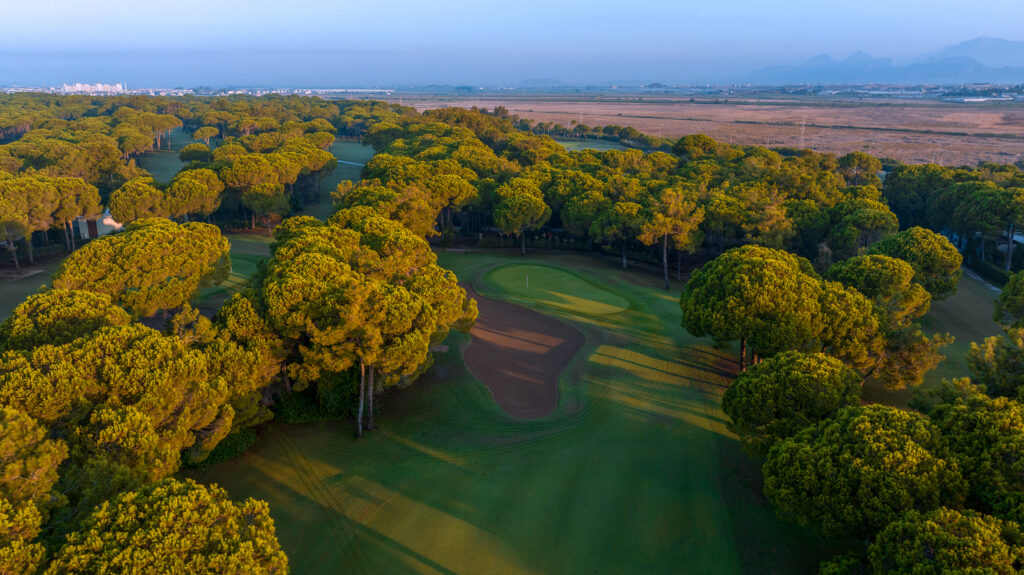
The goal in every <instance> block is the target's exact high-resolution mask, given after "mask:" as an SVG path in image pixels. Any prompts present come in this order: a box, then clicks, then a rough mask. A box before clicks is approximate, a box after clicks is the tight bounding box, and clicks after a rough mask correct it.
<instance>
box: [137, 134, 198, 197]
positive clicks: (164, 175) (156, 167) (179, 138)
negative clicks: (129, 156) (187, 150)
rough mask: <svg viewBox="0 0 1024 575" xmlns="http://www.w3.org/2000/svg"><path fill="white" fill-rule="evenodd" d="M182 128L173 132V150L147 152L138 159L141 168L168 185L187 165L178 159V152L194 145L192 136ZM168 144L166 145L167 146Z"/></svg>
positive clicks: (164, 149)
mask: <svg viewBox="0 0 1024 575" xmlns="http://www.w3.org/2000/svg"><path fill="white" fill-rule="evenodd" d="M190 134H191V132H188V133H186V132H185V131H184V130H182V129H181V128H175V129H174V130H171V136H170V137H171V149H170V150H168V149H167V148H163V149H161V150H155V151H152V152H146V153H145V154H142V155H141V156H139V157H138V158H137V159H136V162H137V163H138V165H139V167H140V168H142V169H144V170H146V171H147V172H149V173H151V174H153V179H155V180H156V181H158V182H161V183H164V184H166V183H167V182H169V181H171V178H173V177H174V175H175V174H177V173H178V171H179V170H181V168H182V166H184V165H185V164H184V163H183V162H182V161H181V160H180V159H179V158H178V152H180V151H181V149H182V148H184V147H185V146H187V145H189V144H191V143H193V142H192V138H191V136H190ZM166 145H167V144H164V146H166Z"/></svg>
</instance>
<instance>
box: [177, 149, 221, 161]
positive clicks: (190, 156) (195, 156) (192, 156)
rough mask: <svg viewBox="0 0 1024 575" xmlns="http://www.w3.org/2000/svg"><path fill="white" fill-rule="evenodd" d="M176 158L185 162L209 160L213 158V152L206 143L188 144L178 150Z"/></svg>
mask: <svg viewBox="0 0 1024 575" xmlns="http://www.w3.org/2000/svg"><path fill="white" fill-rule="evenodd" d="M178 158H179V159H180V160H181V161H182V162H185V163H186V164H187V163H191V162H209V161H210V160H212V159H213V152H212V151H210V147H209V146H207V145H206V144H189V145H187V146H185V147H184V148H182V149H181V151H180V152H178Z"/></svg>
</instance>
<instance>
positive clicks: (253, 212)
mask: <svg viewBox="0 0 1024 575" xmlns="http://www.w3.org/2000/svg"><path fill="white" fill-rule="evenodd" d="M249 213H250V214H252V225H250V226H249V227H250V228H251V229H254V230H255V229H256V210H252V211H250V212H249Z"/></svg>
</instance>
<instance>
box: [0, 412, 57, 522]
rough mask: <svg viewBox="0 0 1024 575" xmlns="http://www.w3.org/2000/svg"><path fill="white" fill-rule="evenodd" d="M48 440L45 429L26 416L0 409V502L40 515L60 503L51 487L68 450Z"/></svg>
mask: <svg viewBox="0 0 1024 575" xmlns="http://www.w3.org/2000/svg"><path fill="white" fill-rule="evenodd" d="M48 436H49V433H48V432H47V429H46V428H45V427H43V426H42V425H40V424H39V422H37V421H36V420H34V419H33V418H31V417H29V416H28V415H26V414H25V413H23V412H21V411H18V410H17V409H11V408H7V407H0V500H6V501H8V502H10V503H11V504H12V505H14V506H15V507H21V506H24V505H26V504H31V505H32V506H33V507H34V508H36V509H39V510H42V511H47V510H50V509H53V508H54V507H56V506H57V505H59V504H60V503H61V499H62V498H61V496H60V495H59V494H58V493H56V492H55V491H54V490H53V487H54V485H55V484H56V483H57V477H58V476H57V469H58V467H59V466H60V464H61V463H62V462H63V461H64V460H65V459H67V457H68V447H67V445H66V444H65V443H64V442H63V441H61V440H55V439H50V438H49V437H48Z"/></svg>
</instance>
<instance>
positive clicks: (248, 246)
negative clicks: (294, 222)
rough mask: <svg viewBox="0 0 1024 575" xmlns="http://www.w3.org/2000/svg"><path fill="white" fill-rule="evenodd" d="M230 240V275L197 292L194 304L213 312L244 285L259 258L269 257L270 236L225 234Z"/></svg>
mask: <svg viewBox="0 0 1024 575" xmlns="http://www.w3.org/2000/svg"><path fill="white" fill-rule="evenodd" d="M225 237H226V238H227V239H228V241H229V242H231V275H230V276H228V279H226V280H224V281H223V282H222V283H220V284H218V285H215V286H213V287H209V288H206V289H204V290H202V291H200V292H199V295H198V297H197V299H196V302H197V303H196V306H197V307H198V308H200V309H202V310H204V311H208V312H210V313H215V312H216V311H217V310H218V309H220V306H221V305H222V304H223V303H224V302H225V301H227V300H228V298H230V297H231V296H233V295H234V294H236V293H238V292H239V291H240V290H241V289H242V288H244V287H245V283H246V282H247V281H248V280H249V277H250V276H252V275H253V274H254V273H256V266H257V265H258V264H259V262H260V260H265V259H270V242H271V240H272V238H270V237H268V236H261V235H256V234H225Z"/></svg>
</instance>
